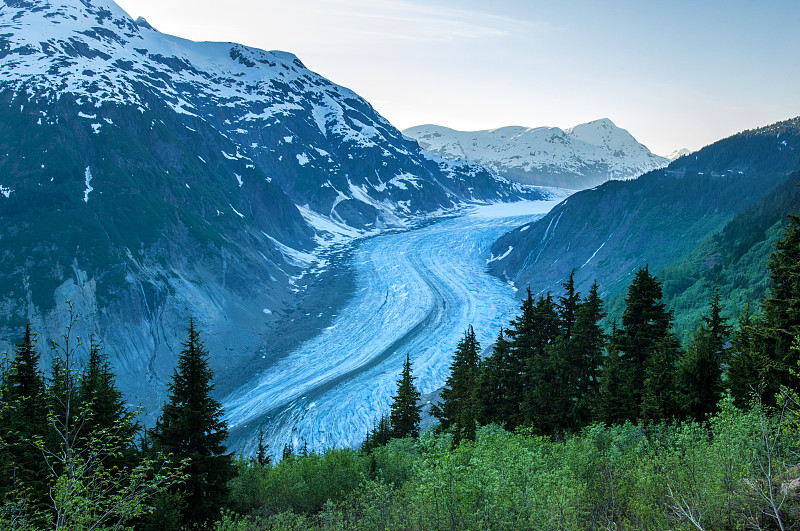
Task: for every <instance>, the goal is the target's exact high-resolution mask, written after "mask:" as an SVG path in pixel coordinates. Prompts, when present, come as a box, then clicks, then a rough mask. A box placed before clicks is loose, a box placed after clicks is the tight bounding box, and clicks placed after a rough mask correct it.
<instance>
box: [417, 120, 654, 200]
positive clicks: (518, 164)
mask: <svg viewBox="0 0 800 531" xmlns="http://www.w3.org/2000/svg"><path fill="white" fill-rule="evenodd" d="M403 133H404V134H405V135H407V136H409V137H411V138H414V139H415V140H417V141H418V142H419V145H420V146H422V148H423V149H426V150H428V151H430V152H431V153H435V154H437V155H439V156H441V157H443V158H446V159H450V160H472V161H475V162H478V163H479V164H482V165H483V166H485V167H487V168H489V169H491V170H492V171H495V172H497V173H499V174H500V175H504V176H506V177H508V178H510V179H514V180H516V181H519V182H522V183H527V184H536V185H542V186H560V187H563V188H569V189H573V190H580V189H584V188H591V187H593V186H596V185H598V184H601V183H603V182H605V181H607V180H610V179H631V178H633V177H637V176H639V175H641V174H643V173H645V172H648V171H650V170H654V169H657V168H662V167H664V166H666V165H667V164H668V163H669V160H667V159H666V158H664V157H659V156H658V155H654V154H653V153H651V152H650V150H649V149H647V147H645V146H644V145H642V144H640V143H639V142H637V141H636V139H635V138H634V137H633V136H632V135H631V134H630V133H629V132H628V131H626V130H625V129H621V128H619V127H617V126H616V125H614V123H613V122H612V121H611V120H608V119H602V120H595V121H593V122H589V123H585V124H581V125H576V126H575V127H570V128H568V129H565V130H562V129H559V128H558V127H533V128H526V127H501V128H499V129H490V130H487V131H456V130H453V129H449V128H447V127H442V126H438V125H420V126H416V127H412V128H410V129H406V130H404V131H403Z"/></svg>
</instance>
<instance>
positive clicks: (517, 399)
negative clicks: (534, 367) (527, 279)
mask: <svg viewBox="0 0 800 531" xmlns="http://www.w3.org/2000/svg"><path fill="white" fill-rule="evenodd" d="M535 313H536V301H535V300H534V298H533V295H532V294H531V289H530V287H529V288H528V290H527V296H526V297H525V299H524V300H523V301H522V305H521V306H520V314H519V315H518V316H517V317H516V318H514V319H512V320H511V322H510V323H509V328H508V329H507V330H506V336H507V337H508V338H509V343H508V352H507V355H506V358H507V360H508V361H507V366H508V379H507V380H506V381H505V387H506V390H505V392H506V395H507V396H508V402H509V404H508V407H507V412H508V416H507V417H506V418H505V419H504V421H505V425H506V426H507V427H508V428H513V427H516V426H519V425H521V424H522V413H521V411H522V402H523V398H524V396H525V377H526V375H527V369H528V360H529V358H530V357H531V355H532V354H531V353H532V352H533V350H534V336H535V328H536V326H537V323H536V316H535Z"/></svg>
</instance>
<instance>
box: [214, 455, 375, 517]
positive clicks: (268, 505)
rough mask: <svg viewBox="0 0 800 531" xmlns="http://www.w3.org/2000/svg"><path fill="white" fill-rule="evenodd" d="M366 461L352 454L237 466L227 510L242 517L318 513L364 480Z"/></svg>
mask: <svg viewBox="0 0 800 531" xmlns="http://www.w3.org/2000/svg"><path fill="white" fill-rule="evenodd" d="M369 468H370V459H369V458H368V457H367V456H366V454H363V455H361V454H358V453H357V452H354V451H352V450H348V449H342V450H329V451H327V452H325V453H324V454H322V455H320V454H317V453H314V452H311V453H310V454H309V455H308V456H305V457H299V456H298V457H294V458H291V459H283V460H281V462H279V463H277V464H276V465H273V466H259V465H257V464H255V463H253V462H250V461H239V462H238V463H237V472H238V473H237V474H236V476H235V477H234V479H233V480H232V481H231V483H230V488H231V498H230V499H231V502H232V505H231V507H232V508H233V509H234V510H235V511H237V512H239V513H243V514H266V515H272V514H278V513H282V512H285V511H287V510H290V511H293V512H296V513H309V514H310V513H315V512H318V511H320V510H321V509H322V508H323V507H324V505H325V503H326V502H327V501H328V500H334V501H340V500H343V499H344V498H345V496H346V495H347V494H348V493H350V492H351V491H353V490H354V489H355V488H356V487H358V485H359V484H360V483H361V482H362V481H363V480H364V479H365V478H366V477H367V475H368V473H369Z"/></svg>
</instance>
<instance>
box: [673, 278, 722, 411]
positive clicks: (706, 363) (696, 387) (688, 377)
mask: <svg viewBox="0 0 800 531" xmlns="http://www.w3.org/2000/svg"><path fill="white" fill-rule="evenodd" d="M721 312H722V307H721V304H720V295H719V291H718V290H715V291H714V294H713V295H712V297H711V301H710V302H709V315H704V316H703V317H702V318H701V320H700V322H699V323H698V325H697V329H696V330H695V332H694V334H692V338H691V340H690V342H689V346H688V348H687V350H686V354H685V356H684V357H683V359H682V360H681V364H680V367H679V370H678V375H679V381H680V387H681V391H682V395H683V396H682V398H683V402H684V403H683V409H684V410H685V411H686V413H687V414H689V415H690V416H691V417H692V418H694V419H695V420H697V421H702V420H705V418H706V417H707V416H708V415H709V414H711V413H713V412H715V411H716V410H717V403H718V402H719V400H720V399H721V398H722V394H723V385H722V364H723V362H725V361H726V358H727V356H726V350H727V349H726V346H725V345H726V343H727V340H728V335H729V330H730V328H729V327H728V325H727V322H726V319H725V318H723V317H722V315H721Z"/></svg>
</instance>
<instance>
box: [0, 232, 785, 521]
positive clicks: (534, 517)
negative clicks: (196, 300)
mask: <svg viewBox="0 0 800 531" xmlns="http://www.w3.org/2000/svg"><path fill="white" fill-rule="evenodd" d="M769 276H770V279H771V282H772V287H771V289H770V291H769V293H768V295H767V297H766V298H765V299H764V300H763V301H762V302H761V304H760V305H759V306H755V305H753V306H752V307H750V306H749V307H747V308H744V309H743V310H742V312H741V314H740V315H739V317H738V320H737V323H736V325H735V326H732V325H731V324H730V323H729V322H728V320H727V319H725V318H723V317H722V315H721V312H720V304H719V297H718V296H717V295H716V294H715V295H713V296H712V297H711V300H710V301H709V303H708V310H707V312H706V315H705V316H703V317H702V319H701V320H700V322H698V323H697V326H696V329H695V331H694V333H693V334H692V336H691V339H690V341H689V342H688V344H686V345H685V346H683V345H681V344H680V342H679V341H678V340H677V337H676V336H675V334H674V332H673V330H672V314H671V312H669V311H668V310H666V308H665V306H664V304H663V303H662V302H661V295H662V293H661V284H660V283H659V281H658V279H656V278H655V277H653V276H652V275H651V274H650V272H649V270H648V268H647V267H645V268H643V269H640V270H639V271H637V272H636V274H635V276H634V278H633V281H632V283H631V285H630V287H629V289H628V292H627V297H626V299H625V303H626V309H625V311H624V313H623V315H622V318H621V322H620V323H619V324H616V323H615V324H614V325H613V326H612V328H611V330H610V331H604V330H603V329H602V328H601V327H600V325H599V322H600V320H601V319H602V317H603V313H604V312H603V301H602V300H601V298H600V296H599V293H598V291H599V288H598V286H597V284H595V285H593V286H592V287H591V288H590V290H589V293H588V294H586V295H585V296H581V294H580V293H577V292H576V290H575V288H574V283H573V277H572V276H571V275H570V277H569V278H568V279H567V281H566V282H565V283H564V284H563V286H562V287H563V294H561V295H560V296H558V297H556V298H554V297H553V296H552V295H551V294H546V295H543V296H539V297H534V296H533V295H532V294H531V293H530V291H528V293H527V296H526V298H525V299H524V300H523V302H522V305H521V308H520V314H519V315H518V316H517V317H516V318H514V319H513V320H512V321H511V322H510V323H509V325H508V327H507V328H504V329H502V330H500V332H499V334H498V336H497V339H496V341H495V343H494V345H493V347H492V349H491V352H490V353H488V355H486V356H485V357H482V356H481V354H482V352H481V347H480V344H479V342H478V340H477V338H476V335H475V331H474V330H473V329H472V327H469V328H468V329H467V330H466V331H465V333H464V337H463V338H462V340H461V341H460V343H459V344H458V346H457V348H456V351H455V353H454V356H453V362H452V365H451V372H450V375H449V378H448V379H447V382H446V384H445V387H444V388H443V389H442V391H441V401H440V402H439V403H438V404H437V405H436V406H435V407H434V408H433V414H434V415H435V416H436V417H437V418H438V420H439V426H438V427H437V428H436V430H435V431H430V430H429V431H427V432H426V433H420V429H419V425H420V420H421V407H420V403H419V401H420V393H419V390H418V389H417V387H416V386H415V385H414V380H415V378H414V376H413V370H412V361H411V356H410V355H406V357H405V360H404V363H403V367H402V371H401V373H400V377H399V378H398V381H397V392H396V394H395V395H394V396H393V397H392V406H391V411H390V413H389V415H387V416H386V417H385V418H384V419H382V420H381V421H380V422H379V423H378V424H377V425H376V426H375V428H374V429H373V430H371V431H370V432H369V433H368V434H367V437H366V440H365V442H364V444H363V445H362V447H361V448H360V449H359V450H346V449H345V450H330V451H328V452H325V453H323V454H318V453H316V452H315V451H314V450H313V449H312V450H311V451H309V450H308V449H307V448H303V449H301V450H300V452H298V453H297V454H295V453H294V451H293V449H292V448H291V447H289V446H288V445H287V447H286V448H284V452H283V459H282V460H281V461H280V462H273V460H272V458H271V456H270V455H268V448H267V447H266V445H265V444H264V441H263V431H262V432H260V434H259V440H258V446H257V452H256V455H255V456H254V457H253V458H245V457H242V456H239V457H235V456H233V455H232V454H231V453H229V452H228V451H227V449H226V447H225V439H226V437H227V426H226V425H225V422H224V420H223V418H222V408H221V405H220V404H219V402H217V401H216V400H214V399H213V398H212V396H211V394H212V391H213V375H212V372H211V370H210V368H209V366H208V352H207V350H206V349H205V347H204V345H203V341H202V339H201V338H200V334H199V331H198V330H197V328H196V326H195V323H194V321H193V320H190V321H189V326H188V330H187V339H186V341H185V342H184V343H183V345H182V346H183V349H182V351H181V354H180V357H179V360H178V364H177V367H176V369H175V373H174V375H173V378H172V381H171V382H170V384H169V398H168V401H167V403H166V404H165V405H164V408H163V410H162V414H161V416H160V417H159V419H158V420H157V422H156V424H155V426H154V427H153V428H151V429H148V430H145V429H143V427H142V426H141V425H140V424H139V423H138V422H137V420H136V419H137V414H138V413H139V412H138V411H136V410H130V409H129V408H128V407H127V406H126V405H125V402H124V400H123V398H122V395H121V393H120V392H119V390H118V389H117V387H116V384H115V379H114V374H113V371H112V370H111V367H110V364H109V361H108V359H107V357H106V355H105V353H104V351H103V348H102V345H101V344H100V343H99V342H98V341H96V339H95V338H94V337H90V338H89V344H88V346H85V345H83V344H82V343H81V342H80V340H79V339H78V338H75V337H73V334H72V330H73V328H74V325H75V322H76V320H77V318H78V316H77V315H76V314H75V313H74V312H73V311H72V308H71V307H70V309H69V316H70V319H69V324H68V325H67V327H66V330H65V333H64V334H63V335H62V337H61V340H60V341H57V342H54V343H53V345H52V348H53V356H52V358H53V361H52V364H51V367H50V370H49V372H48V373H47V375H45V374H44V372H43V371H42V369H41V367H39V365H40V354H39V352H38V350H37V344H36V335H35V333H34V332H33V331H32V330H31V327H30V325H28V326H27V327H26V329H25V331H24V333H23V337H22V340H21V341H20V343H19V344H18V345H17V346H16V348H15V349H14V352H13V355H12V356H11V357H10V358H9V359H8V360H7V363H6V365H5V366H4V367H3V370H2V378H1V380H0V423H1V424H0V425H1V426H2V429H1V430H0V474H1V475H0V496H2V505H0V527H2V528H3V529H121V528H135V529H147V530H152V529H212V528H213V529H217V530H220V531H226V530H228V529H230V530H244V529H304V528H315V527H319V528H342V529H351V528H363V529H371V528H392V527H396V528H413V529H427V528H434V529H439V528H445V527H446V528H472V527H473V526H474V527H485V526H489V527H492V526H495V527H500V528H503V527H514V525H512V523H511V522H523V521H524V522H526V524H519V525H522V527H525V526H526V525H528V526H530V525H538V524H540V523H542V522H545V521H547V522H550V523H549V524H548V525H547V526H545V527H558V528H571V527H585V528H597V527H609V526H612V524H613V526H618V525H621V526H622V527H639V526H644V527H651V528H652V527H656V528H658V527H659V526H661V527H664V526H666V527H674V526H675V525H677V524H676V523H679V524H681V525H683V524H687V525H689V524H691V525H692V526H694V528H699V529H703V518H705V519H706V521H708V519H709V517H708V516H707V515H709V514H712V513H713V514H715V515H716V516H715V519H713V522H714V523H713V524H712V526H711V527H707V528H729V529H735V528H737V526H739V523H738V522H737V519H747V521H748V522H750V523H749V524H748V525H750V526H751V527H756V528H759V527H761V528H771V527H776V528H784V525H785V524H786V523H788V522H791V521H792V518H795V517H798V518H800V516H798V515H799V514H800V511H799V510H797V509H800V499H798V498H800V497H799V496H798V493H797V492H796V490H792V487H791V486H790V485H791V482H790V480H791V479H792V478H793V477H794V476H792V475H791V474H792V472H791V470H793V468H792V466H794V464H796V463H795V462H794V461H792V460H791V459H792V457H791V456H792V455H794V454H792V453H791V450H792V448H794V446H793V445H796V444H799V443H800V433H798V426H800V413H799V412H800V400H798V398H797V391H798V376H797V374H798V373H797V365H798V361H800V315H798V312H800V218H798V217H797V216H791V217H790V222H789V225H788V227H787V230H786V232H785V234H784V236H783V238H781V239H780V240H779V241H778V243H777V246H776V249H775V252H774V253H773V254H772V257H771V259H770V261H769ZM83 348H86V349H87V350H88V362H87V364H86V365H85V366H83V367H81V366H78V365H77V364H76V363H75V359H76V353H77V352H78V351H79V349H83ZM754 400H755V402H754ZM771 408H772V409H771ZM787 408H788V409H787ZM787 434H790V435H791V434H794V435H791V436H790V437H789V438H788V439H787ZM779 456H780V459H779ZM786 456H789V457H786ZM795 461H796V459H795ZM504 463H505V464H504ZM712 465H713V466H712ZM715 466H716V468H714V467H715ZM531 467H533V468H531ZM703 467H705V468H703ZM719 470H723V471H724V473H722V475H720V472H719ZM764 470H769V471H770V472H769V473H763V471H764ZM773 470H775V471H778V470H780V471H781V472H780V473H778V472H773ZM760 471H761V472H760ZM664 474H666V476H664ZM698 474H699V476H698ZM665 477H666V480H665V479H664V478H665ZM765 477H766V479H765ZM502 478H505V479H502ZM787 478H788V479H787ZM506 485H512V486H513V489H510V490H509V489H508V488H507V487H506ZM637 485H638V487H637ZM553 489H555V490H553ZM648 489H649V490H648ZM554 492H560V493H561V494H558V496H555V494H554ZM624 492H627V494H626V495H624V496H628V498H624V499H623V498H621V496H623V494H621V493H624ZM615 493H617V494H615ZM690 495H691V496H690ZM554 496H555V497H554ZM559 496H560V497H559ZM637 496H640V497H641V499H642V500H643V501H642V502H641V504H639V503H637V502H636V499H637V498H636V497H637ZM582 500H583V501H582ZM795 502H796V503H795ZM726 511H727V513H726ZM558 515H560V516H558ZM704 515H705V516H704ZM726 515H727V516H726ZM586 518H588V519H589V520H585V519H586ZM507 519H510V520H507ZM520 519H522V520H520ZM582 519H583V520H582ZM578 522H584V523H586V522H588V524H587V525H585V526H584V525H583V524H580V525H579V524H578ZM592 522H593V523H592ZM625 522H627V524H625ZM657 522H660V523H657ZM334 524H335V525H334ZM705 525H709V524H705ZM337 526H338V527H337ZM387 526H388V527H387ZM678 527H680V526H678Z"/></svg>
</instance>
